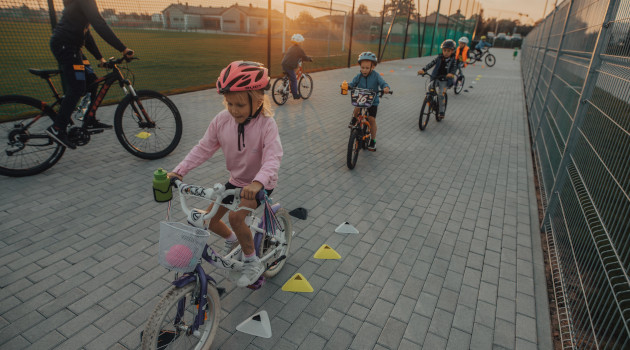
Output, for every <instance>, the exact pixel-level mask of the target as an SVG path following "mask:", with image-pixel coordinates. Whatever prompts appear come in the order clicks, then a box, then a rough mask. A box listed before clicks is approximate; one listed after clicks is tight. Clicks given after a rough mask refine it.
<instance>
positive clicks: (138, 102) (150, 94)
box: [114, 90, 182, 159]
mask: <svg viewBox="0 0 630 350" xmlns="http://www.w3.org/2000/svg"><path fill="white" fill-rule="evenodd" d="M136 96H137V97H134V96H132V95H127V96H126V97H125V98H123V100H122V101H120V103H119V104H118V108H117V109H116V115H115V116H114V131H115V132H116V136H117V137H118V141H120V144H121V145H122V146H123V147H124V148H125V149H126V150H127V151H129V153H131V154H133V155H134V156H136V157H139V158H143V159H159V158H162V157H165V156H166V155H168V154H169V153H171V152H173V150H175V148H176V147H177V145H178V144H179V140H180V139H181V138H182V117H181V115H180V114H179V110H178V109H177V107H176V106H175V104H174V103H173V102H172V101H171V100H170V99H169V98H168V97H166V96H164V95H162V94H161V93H159V92H157V91H151V90H140V91H137V92H136Z"/></svg>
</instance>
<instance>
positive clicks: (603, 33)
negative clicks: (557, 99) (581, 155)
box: [541, 0, 621, 230]
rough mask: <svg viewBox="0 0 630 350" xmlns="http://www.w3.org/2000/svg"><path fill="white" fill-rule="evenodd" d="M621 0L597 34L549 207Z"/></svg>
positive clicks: (612, 0) (560, 183) (611, 2)
mask: <svg viewBox="0 0 630 350" xmlns="http://www.w3.org/2000/svg"><path fill="white" fill-rule="evenodd" d="M620 3H621V1H618V0H617V1H616V0H609V1H608V9H607V10H606V15H605V16H604V20H603V21H602V25H601V28H600V30H599V33H598V34H597V41H596V42H595V49H594V50H593V55H592V56H591V62H590V63H589V65H588V72H587V73H586V77H585V79H584V83H583V84H582V94H581V95H580V103H578V105H577V107H576V110H575V117H574V118H573V124H571V129H570V130H569V136H568V137H567V142H566V147H565V148H564V153H562V159H561V160H560V166H559V167H558V173H557V174H556V176H555V179H554V182H553V187H552V188H551V191H549V194H550V195H551V198H550V199H549V203H548V205H547V208H551V207H552V205H555V202H556V201H557V199H556V198H558V196H554V193H557V192H558V191H559V190H560V189H561V188H562V186H564V182H565V181H566V178H567V175H566V172H564V171H563V169H565V168H566V167H567V166H568V165H569V160H570V156H571V154H572V153H573V148H575V143H576V138H577V137H578V134H579V131H578V129H579V128H580V127H581V126H582V123H583V122H584V115H585V114H586V109H587V107H588V104H589V102H590V101H589V98H591V96H592V94H593V90H594V89H595V81H594V79H595V78H596V77H595V75H596V74H597V69H598V68H599V67H600V66H601V63H602V59H601V57H600V54H601V52H602V51H603V50H604V49H605V48H606V44H607V43H608V41H609V39H610V35H611V33H610V30H609V29H610V22H611V20H612V18H613V13H615V12H617V8H618V7H619V4H620ZM544 215H545V216H544V217H543V220H542V223H543V224H544V222H545V221H547V219H548V218H549V210H545V214H544ZM543 224H541V230H542V229H543V226H544V225H543Z"/></svg>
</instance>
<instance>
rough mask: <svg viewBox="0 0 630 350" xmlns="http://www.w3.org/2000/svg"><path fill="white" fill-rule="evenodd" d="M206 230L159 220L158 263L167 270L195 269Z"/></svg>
mask: <svg viewBox="0 0 630 350" xmlns="http://www.w3.org/2000/svg"><path fill="white" fill-rule="evenodd" d="M209 237H210V234H209V233H208V231H205V230H202V229H199V228H196V227H193V226H190V225H188V224H184V223H181V222H165V221H162V222H160V244H159V249H160V250H159V254H158V263H159V264H160V265H162V266H164V267H166V268H167V269H169V270H173V271H177V272H190V271H193V270H194V269H195V267H196V266H197V263H198V262H199V259H201V254H202V253H203V249H204V247H205V246H206V242H207V241H208V238H209Z"/></svg>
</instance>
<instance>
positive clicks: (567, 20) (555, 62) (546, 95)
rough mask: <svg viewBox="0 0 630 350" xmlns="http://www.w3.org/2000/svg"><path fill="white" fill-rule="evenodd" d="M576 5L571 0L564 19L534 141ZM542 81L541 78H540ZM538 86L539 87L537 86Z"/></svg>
mask: <svg viewBox="0 0 630 350" xmlns="http://www.w3.org/2000/svg"><path fill="white" fill-rule="evenodd" d="M574 4H575V0H570V3H569V6H568V9H567V15H566V16H565V17H564V24H563V26H562V35H561V36H560V44H559V45H558V52H556V58H555V59H554V60H553V65H552V66H551V67H552V68H551V76H550V78H549V87H548V88H547V93H546V94H545V99H544V100H543V101H544V102H543V106H542V108H541V109H540V111H541V112H540V113H541V114H540V120H539V121H538V125H537V126H536V129H533V130H532V140H536V136H538V130H540V124H541V123H542V120H543V118H542V116H543V115H544V113H545V108H547V105H548V104H549V93H550V91H551V82H552V81H553V75H554V74H555V73H556V64H557V63H558V57H559V56H560V51H562V44H563V43H564V35H565V34H566V31H567V25H568V23H569V14H570V13H571V10H572V9H573V5H574ZM552 29H553V23H552V25H551V28H550V29H549V37H551V30H552ZM547 42H549V40H547ZM543 63H544V58H543ZM540 69H541V70H542V67H540ZM538 79H540V78H538ZM537 86H538V85H537Z"/></svg>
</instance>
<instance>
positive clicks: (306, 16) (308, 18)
mask: <svg viewBox="0 0 630 350" xmlns="http://www.w3.org/2000/svg"><path fill="white" fill-rule="evenodd" d="M314 21H315V18H313V15H311V14H310V13H308V12H307V11H302V12H300V14H299V15H298V17H297V19H296V22H297V23H299V24H300V25H304V24H309V23H313V22H314Z"/></svg>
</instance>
